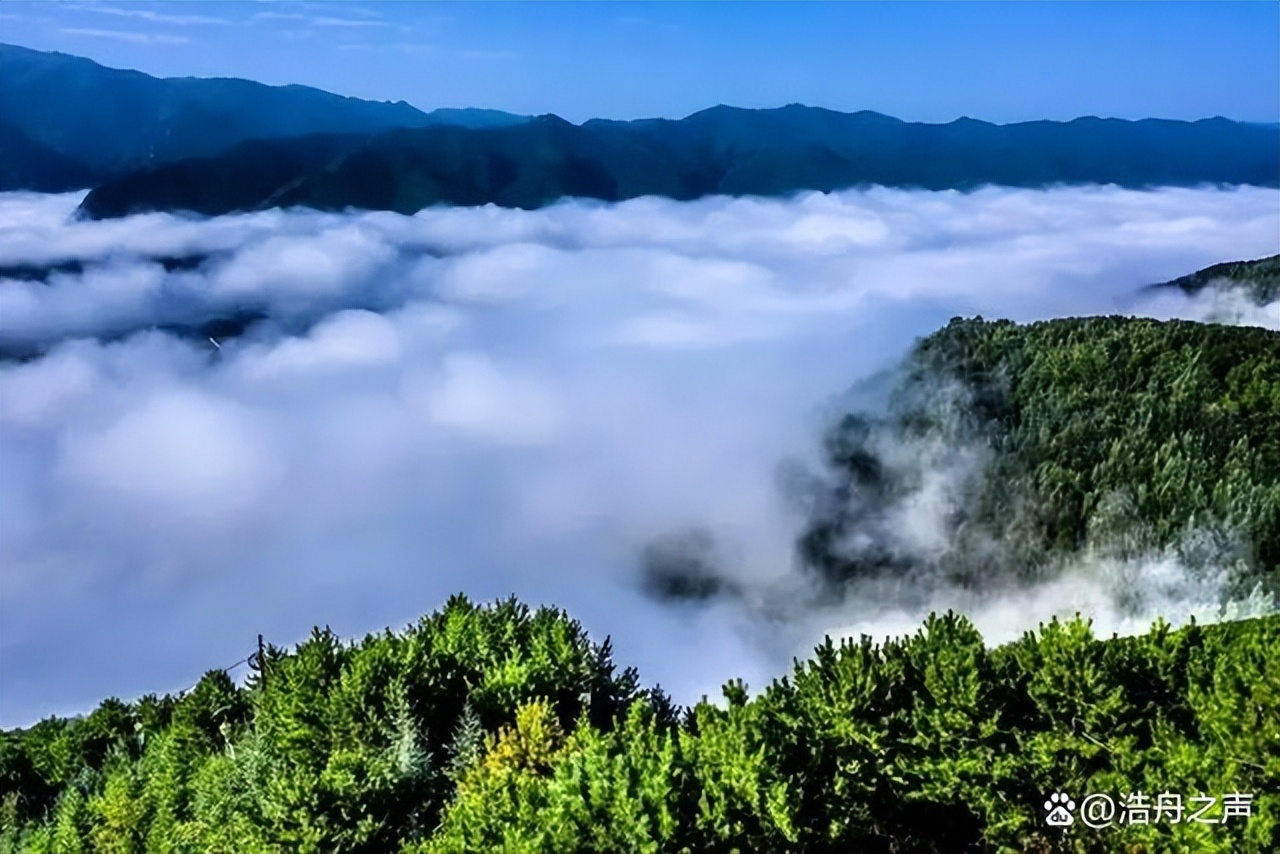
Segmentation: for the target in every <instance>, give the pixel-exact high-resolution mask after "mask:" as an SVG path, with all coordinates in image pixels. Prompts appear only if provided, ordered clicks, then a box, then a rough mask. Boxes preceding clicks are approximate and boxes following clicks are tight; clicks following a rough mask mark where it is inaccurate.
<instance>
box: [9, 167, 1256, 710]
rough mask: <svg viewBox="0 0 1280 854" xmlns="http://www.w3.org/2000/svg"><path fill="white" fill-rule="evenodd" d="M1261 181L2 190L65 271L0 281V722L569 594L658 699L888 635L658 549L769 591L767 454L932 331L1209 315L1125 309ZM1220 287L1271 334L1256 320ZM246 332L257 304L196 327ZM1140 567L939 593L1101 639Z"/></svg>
mask: <svg viewBox="0 0 1280 854" xmlns="http://www.w3.org/2000/svg"><path fill="white" fill-rule="evenodd" d="M1277 200H1278V199H1277V193H1276V192H1275V191H1273V190H1263V189H1255V188H1241V189H1204V190H1181V189H1180V190H1163V191H1157V192H1131V191H1121V190H1117V189H1114V188H1076V189H1062V190H1052V191H1009V190H997V189H991V190H984V191H981V192H976V193H972V194H960V193H915V192H903V191H888V190H872V191H867V192H848V193H841V194H832V195H821V194H812V195H806V196H800V197H797V198H795V199H792V200H758V199H736V200H731V199H724V198H712V199H703V200H700V201H697V202H691V203H676V202H670V201H665V200H654V199H639V200H635V201H631V202H626V203H623V204H618V205H608V206H605V205H598V204H579V203H567V204H561V205H557V206H554V207H551V208H547V209H543V210H540V211H535V212H522V211H514V210H501V209H496V208H491V207H490V208H472V209H460V210H445V209H436V210H429V211H424V212H422V213H420V214H418V215H416V216H413V217H404V216H398V215H394V214H388V213H366V214H354V213H353V214H347V215H339V214H318V213H313V212H281V211H271V212H266V213H258V214H248V215H241V216H228V217H222V218H219V219H215V220H200V219H184V218H181V217H175V216H170V215H145V216H137V217H132V218H128V219H123V220H111V221H105V222H81V221H74V220H72V219H71V213H72V212H73V211H74V209H75V206H76V204H77V203H78V201H79V196H78V195H69V196H34V195H24V194H7V195H0V259H3V260H2V262H0V263H3V265H5V266H9V267H13V266H20V265H30V266H33V267H40V266H50V265H52V270H53V271H52V272H50V273H49V274H48V275H47V276H46V277H45V279H44V280H43V281H39V280H29V279H24V280H17V279H13V280H4V281H0V351H3V352H10V353H22V354H24V355H25V356H26V357H27V359H26V361H22V362H17V361H9V362H7V363H5V364H3V365H2V366H0V472H3V476H0V567H2V570H0V627H2V628H0V685H3V686H4V688H3V691H0V723H2V724H3V725H5V726H11V725H15V724H21V723H26V722H29V721H31V720H33V719H35V718H38V717H40V716H43V715H47V714H50V713H70V712H78V711H82V710H85V709H87V708H88V707H90V706H92V705H93V704H94V703H95V702H96V701H97V700H99V699H101V698H102V697H104V696H107V695H109V694H117V695H121V696H126V697H127V696H134V695H137V694H140V693H143V692H145V691H163V690H173V689H177V688H182V687H184V686H186V685H189V684H191V683H193V682H194V681H195V679H196V678H197V677H198V676H199V674H200V673H201V672H202V671H204V670H205V669H208V668H211V667H222V666H225V665H228V664H230V663H231V662H233V661H236V660H237V659H240V658H243V656H244V655H245V654H246V653H247V652H248V651H250V648H251V644H252V643H253V642H254V640H255V636H256V634H257V633H259V632H262V633H263V634H265V635H266V637H267V638H268V640H270V641H272V642H275V643H278V644H288V643H292V642H294V641H296V640H299V639H300V638H301V637H302V636H304V635H305V633H306V632H307V631H308V630H309V629H310V627H311V626H312V625H313V624H317V623H319V624H321V625H324V624H328V625H331V626H332V627H333V628H334V629H335V630H336V631H338V632H340V633H343V634H348V635H356V634H361V633H363V632H365V631H368V630H377V629H380V628H382V627H384V626H387V625H392V626H398V625H402V624H405V623H407V622H409V621H411V620H413V619H414V618H415V617H416V616H418V615H420V614H422V613H424V612H426V611H429V610H432V609H434V608H435V607H437V606H438V605H439V604H440V603H441V602H442V601H443V599H444V598H445V597H447V596H448V595H449V594H450V593H453V592H457V591H462V592H465V593H467V594H468V595H471V596H472V597H475V598H479V599H482V600H483V599H491V598H494V597H500V596H506V595H509V594H511V593H515V594H516V595H518V596H520V597H521V598H523V599H525V600H527V601H530V602H533V603H554V604H557V605H561V606H563V607H566V608H568V609H569V610H570V611H571V612H572V613H573V614H574V615H575V616H577V617H579V618H580V619H582V620H583V621H584V623H585V624H586V626H587V628H588V629H589V630H590V631H591V632H592V633H593V634H594V635H596V636H598V637H603V635H605V634H606V633H611V634H612V636H613V639H614V644H615V649H616V652H617V654H618V656H619V658H620V660H622V661H623V662H625V663H628V664H636V665H638V666H639V667H640V669H641V674H642V676H643V677H644V678H645V679H646V680H648V681H661V682H662V684H663V685H664V686H665V687H667V688H668V689H669V690H671V691H672V692H673V693H674V694H675V695H676V698H677V699H678V700H681V701H691V700H694V699H696V698H697V697H698V696H699V695H701V694H702V693H704V692H709V693H713V694H714V693H715V692H716V691H717V688H718V686H719V684H720V683H721V682H722V681H723V680H725V679H727V678H729V677H733V676H743V677H745V678H747V679H748V680H749V681H751V682H753V683H754V684H757V685H758V684H759V683H760V682H761V681H762V680H764V679H766V678H768V677H771V676H774V675H778V674H779V673H780V672H781V670H782V669H783V668H784V667H785V665H786V664H787V663H788V662H789V661H790V658H791V656H792V655H794V654H799V655H802V656H803V654H804V653H805V651H806V647H807V645H808V644H810V643H812V642H813V641H814V640H816V639H817V637H818V636H820V634H821V632H822V631H828V630H830V631H833V632H835V633H854V634H856V633H858V632H860V631H866V632H868V633H871V634H873V635H882V634H884V633H885V632H887V631H891V630H898V629H911V628H914V626H915V625H916V623H917V622H918V619H919V618H920V616H922V613H923V612H922V611H920V610H919V609H910V610H909V611H905V612H904V611H902V610H901V609H897V608H896V606H895V607H888V606H887V604H886V605H885V607H878V605H877V603H876V602H874V601H866V600H865V599H864V600H862V601H861V604H860V605H859V606H858V607H852V606H844V607H843V608H842V609H838V610H821V609H820V610H819V611H817V612H815V613H814V614H813V615H812V616H811V618H807V619H805V618H800V619H792V620H789V621H782V622H779V621H776V620H770V619H767V618H765V617H761V616H759V615H758V614H757V612H756V611H755V610H752V609H742V608H740V607H739V606H738V605H736V604H735V602H734V600H732V599H723V600H722V599H712V600H709V601H708V602H707V603H706V604H704V605H702V606H697V605H692V604H687V603H685V604H679V605H674V606H672V605H661V604H658V603H657V602H655V600H654V599H653V598H651V596H650V595H649V593H650V591H648V589H647V585H648V584H650V583H651V579H648V580H647V579H646V578H645V576H644V575H643V573H642V571H641V568H642V566H643V565H644V564H645V561H646V555H648V556H650V557H652V556H653V554H654V549H655V544H657V546H656V548H658V549H659V550H661V549H662V548H664V546H663V544H664V543H667V544H669V543H672V542H676V543H679V542H682V540H681V539H680V538H684V540H683V542H686V543H693V544H694V545H695V546H697V549H695V551H698V554H699V555H701V557H700V558H699V559H705V560H714V561H715V563H716V568H717V572H718V573H721V574H725V575H728V576H729V577H731V578H732V579H735V583H738V584H741V585H742V586H744V587H752V586H755V587H758V588H760V589H767V588H768V587H769V586H770V585H776V584H779V583H785V582H787V580H788V579H793V578H795V577H796V571H795V568H794V566H793V562H794V548H795V539H796V535H797V533H798V531H799V530H800V528H801V523H802V521H803V520H802V519H801V518H800V515H799V514H798V513H797V512H796V510H795V508H794V506H792V505H791V504H790V503H789V502H788V496H787V495H786V494H785V490H782V489H780V488H779V483H778V471H779V466H780V464H783V463H789V464H798V465H802V466H803V465H805V464H809V465H816V462H817V460H816V457H817V455H818V453H819V450H820V445H819V442H820V436H821V431H822V428H823V426H824V424H825V419H826V417H827V414H828V412H829V410H830V401H831V400H832V398H833V396H834V395H837V394H839V393H840V392H841V391H842V390H844V389H846V388H848V387H849V386H851V385H852V384H854V383H855V382H856V381H858V380H860V379H862V378H865V377H867V376H869V375H871V374H873V373H875V372H877V371H881V370H883V369H885V368H888V367H890V366H892V365H893V364H894V363H896V361H897V360H898V359H899V358H900V357H901V355H902V354H903V353H904V352H905V351H906V349H907V348H908V347H909V346H910V344H911V342H912V340H913V339H914V338H915V337H917V336H920V335H923V334H927V333H928V332H930V331H932V330H933V329H935V328H937V327H938V326H940V325H942V324H943V323H945V322H946V320H947V319H948V318H950V317H952V316H955V315H971V314H982V315H984V316H986V317H1010V318H1012V319H1015V320H1020V321H1027V320H1033V319H1040V318H1048V317H1059V316H1067V315H1074V314H1099V313H1116V312H1121V313H1137V314H1148V315H1152V316H1159V317H1172V316H1181V317H1190V318H1198V319H1202V318H1207V317H1209V316H1211V314H1212V313H1213V312H1219V313H1221V312H1222V311H1223V307H1222V304H1221V302H1220V298H1215V297H1213V296H1212V295H1210V294H1205V295H1202V296H1201V297H1198V298H1197V299H1194V300H1193V299H1190V298H1187V297H1185V296H1182V295H1179V294H1173V293H1163V294H1156V295H1152V296H1149V297H1146V298H1143V299H1141V300H1139V301H1136V302H1135V296H1134V295H1135V293H1136V291H1137V288H1138V287H1139V286H1141V285H1145V284H1149V283H1153V282H1158V281H1164V280H1167V279H1171V278H1174V277H1176V276H1179V275H1182V274H1184V273H1187V272H1190V271H1192V270H1195V269H1198V268H1200V267H1204V266H1207V265H1208V264H1211V263H1215V262H1218V261H1223V260H1234V259H1242V258H1252V257H1258V256H1261V255H1266V254H1272V253H1274V252H1276V250H1277V247H1276V234H1277V231H1278V229H1280V213H1278V211H1280V205H1277ZM165 259H168V262H166V260H165ZM69 262H75V263H69ZM1215 300H1219V301H1218V302H1216V303H1215ZM1239 308H1240V310H1239V311H1237V312H1236V314H1235V315H1233V317H1234V319H1236V320H1243V321H1245V322H1258V323H1265V324H1268V325H1272V326H1280V310H1277V309H1280V307H1277V306H1271V307H1268V308H1267V309H1263V310H1256V311H1255V310H1254V309H1252V308H1248V309H1246V308H1245V307H1239ZM1246 311H1247V313H1244V312H1246ZM232 315H237V316H245V317H264V318H265V319H264V320H262V321H260V322H258V323H256V324H255V325H252V326H250V327H249V330H248V331H247V333H246V334H244V335H242V336H240V337H233V338H227V339H225V340H220V341H217V342H213V341H210V340H208V339H207V338H206V337H205V336H204V335H202V334H199V330H200V329H201V328H202V324H206V323H208V322H209V321H212V320H215V319H219V318H223V319H225V318H227V317H229V316H232ZM689 532H694V533H692V534H690V533H689ZM699 532H701V533H699ZM926 534H927V531H926ZM673 538H675V539H673ZM690 538H692V539H690ZM1163 560H1164V559H1163V558H1160V559H1153V560H1150V561H1147V562H1146V563H1144V564H1142V565H1141V566H1140V567H1139V568H1138V569H1136V570H1134V569H1116V568H1115V567H1116V566H1117V565H1116V564H1114V562H1113V563H1112V564H1107V566H1111V569H1106V568H1105V566H1104V564H1106V561H1105V560H1103V559H1098V560H1095V561H1092V562H1091V563H1090V564H1089V565H1088V566H1087V567H1082V568H1081V569H1080V570H1079V571H1078V572H1074V573H1071V574H1068V575H1067V576H1064V577H1063V578H1060V579H1059V580H1058V581H1057V582H1055V584H1057V585H1059V586H1058V587H1056V588H1053V589H1043V590H1033V591H1029V592H1027V593H1026V595H1025V596H1024V597H1023V601H1018V602H1013V601H981V602H967V601H963V598H962V597H959V594H956V595H954V596H951V597H950V598H948V597H947V596H942V597H941V598H940V599H938V600H937V601H931V602H929V603H926V604H927V605H937V604H941V605H943V606H944V607H945V606H948V605H956V606H957V607H963V608H965V609H966V610H968V611H970V612H971V613H973V614H974V615H975V617H976V618H977V620H978V622H979V627H980V628H982V629H983V630H984V631H986V632H990V633H991V634H992V636H993V637H995V638H998V639H1003V638H1007V637H1009V636H1011V635H1014V634H1016V633H1017V632H1020V631H1021V630H1023V629H1026V628H1030V627H1033V626H1034V625H1035V623H1036V622H1037V621H1038V620H1040V619H1043V618H1045V617H1047V616H1049V615H1050V614H1052V613H1055V612H1059V611H1063V610H1065V611H1067V612H1068V613H1069V612H1070V611H1072V610H1075V609H1076V608H1077V607H1079V608H1080V609H1081V610H1085V611H1086V612H1090V613H1095V614H1096V615H1097V616H1098V618H1099V630H1100V631H1104V632H1109V631H1112V630H1119V629H1124V628H1128V627H1129V623H1131V622H1133V620H1134V619H1138V621H1139V622H1141V620H1142V619H1146V618H1148V617H1149V616H1154V614H1156V613H1168V614H1169V615H1170V616H1171V617H1173V618H1175V619H1176V618H1178V617H1179V616H1180V613H1182V612H1187V611H1188V610H1189V609H1191V608H1193V607H1199V606H1200V604H1201V603H1202V602H1203V601H1204V600H1205V596H1202V595H1201V594H1205V595H1208V594H1207V593H1205V591H1203V590H1201V589H1200V588H1198V587H1195V588H1194V589H1192V588H1188V587H1187V584H1184V583H1183V582H1182V581H1179V578H1180V576H1178V572H1179V570H1177V569H1176V568H1170V567H1171V565H1170V564H1169V563H1168V561H1164V562H1162V561H1163ZM1126 566H1128V565H1126ZM1100 567H1103V568H1100ZM1126 572H1128V573H1129V575H1132V573H1133V572H1139V573H1151V575H1150V579H1149V580H1150V581H1151V583H1152V584H1156V583H1157V582H1158V583H1159V584H1162V585H1163V586H1162V587H1152V588H1151V590H1152V591H1155V592H1152V593H1151V594H1150V595H1149V596H1148V599H1149V602H1147V603H1146V604H1141V606H1140V607H1138V608H1137V612H1139V613H1138V617H1137V618H1135V617H1134V613H1135V610H1134V608H1133V607H1128V608H1120V607H1118V606H1116V605H1115V603H1116V602H1117V601H1119V600H1120V598H1122V597H1121V592H1118V590H1119V588H1117V586H1116V585H1121V586H1123V585H1124V584H1129V585H1130V587H1132V586H1133V585H1132V579H1130V580H1129V581H1124V579H1125V578H1127V577H1128V576H1126ZM1161 573H1163V575H1162V574H1161ZM1142 578H1143V579H1146V578H1147V576H1145V575H1144V576H1142ZM1091 579H1092V580H1091ZM1098 579H1102V580H1098ZM1161 579H1164V580H1163V581H1161ZM1145 583H1147V581H1146V580H1140V581H1139V582H1138V584H1139V586H1141V585H1142V584H1145ZM1197 583H1201V582H1197ZM1180 584H1181V585H1182V586H1179V585H1180ZM1160 590H1163V591H1166V592H1165V593H1159V592H1158V591H1160ZM1168 591H1172V592H1168ZM1209 592H1210V593H1211V592H1212V591H1209ZM1068 594H1070V595H1068ZM935 599H937V597H935ZM1130 599H1132V596H1130ZM1126 621H1127V622H1126Z"/></svg>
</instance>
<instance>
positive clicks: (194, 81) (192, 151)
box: [0, 45, 522, 190]
mask: <svg viewBox="0 0 1280 854" xmlns="http://www.w3.org/2000/svg"><path fill="white" fill-rule="evenodd" d="M0 121H3V123H4V125H6V126H8V127H7V128H6V129H5V130H4V131H3V134H2V135H0V154H3V165H2V167H0V170H2V171H0V190H14V189H30V190H61V189H66V188H69V187H85V186H89V185H91V183H93V182H95V181H100V180H106V179H109V178H111V177H115V176H119V175H122V174H125V173H128V172H132V171H135V170H138V169H143V168H148V167H151V166H155V165H159V164H162V163H169V162H172V161H174V160H181V159H184V158H189V157H201V156H205V155H210V154H213V153H215V152H218V151H221V150H223V149H225V148H227V147H228V146H230V145H233V144H235V143H238V142H243V141H244V140H247V139H258V138H266V137H289V136H298V135H302V134H314V133H329V132H333V133H336V132H342V133H353V134H361V133H372V132H375V131H384V130H387V129H389V128H394V127H424V126H427V125H432V124H440V123H449V124H459V125H463V126H470V127H485V126H493V125H501V124H503V123H505V122H518V121H522V118H521V117H519V116H512V115H510V114H507V113H500V112H498V111H496V110H444V111H437V112H435V113H424V112H422V111H421V110H418V109H415V108H414V107H411V106H409V105H408V104H406V103H404V102H403V101H400V102H397V103H388V102H377V101H362V100H360V99H358V98H346V97H343V96H340V95H334V94H332V93H329V92H323V91H321V90H319V89H312V88H309V87H306V86H266V85H263V84H261V83H255V82H252V81H249V80H237V79H198V78H191V77H186V78H167V79H160V78H156V77H151V76H149V75H146V74H143V73H141V72H138V71H124V70H118V69H114V68H105V67H103V66H101V65H99V64H98V63H96V62H93V61H92V60H89V59H84V58H82V57H76V56H68V55H66V54H61V53H47V52H43V51H35V50H28V49H27V48H22V47H16V46H14V45H0ZM15 134H20V136H15ZM14 140H17V141H14ZM57 158H62V160H58V159H57Z"/></svg>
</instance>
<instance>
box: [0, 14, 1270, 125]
mask: <svg viewBox="0 0 1280 854" xmlns="http://www.w3.org/2000/svg"><path fill="white" fill-rule="evenodd" d="M0 21H2V22H3V30H4V40H5V41H6V42H9V43H12V44H17V45H20V46H23V47H29V48H33V49H38V50H57V51H60V52H64V53H69V54H73V55H77V56H85V57H88V58H90V59H93V60H94V61H96V62H99V63H101V64H103V65H107V66H109V67H116V68H127V69H136V70H139V71H142V72H145V73H148V74H151V75H154V76H158V77H183V76H195V77H241V78H244V79H250V80H257V81H259V82H263V83H267V84H271V85H286V84H300V85H307V86H313V87H315V88H319V89H324V90H326V91H331V92H335V93H337V94H341V95H350V96H354V97H360V98H365V99H370V100H382V101H400V100H403V101H406V102H407V103H409V104H411V105H413V106H415V107H417V108H419V109H421V110H423V111H430V110H433V109H436V108H440V107H449V108H462V107H476V108H484V109H499V110H506V111H508V112H514V113H519V114H523V115H541V114H546V113H554V114H556V115H559V116H561V117H563V118H565V119H567V120H569V121H572V122H574V123H581V122H583V121H585V120H587V119H590V118H610V119H638V118H679V117H682V116H685V115H689V114H691V113H694V112H697V111H698V110H701V109H705V108H707V107H711V106H714V105H716V104H730V105H734V106H741V107H743V108H748V109H753V108H767V107H772V106H782V105H784V104H788V103H804V104H806V105H809V106H815V107H823V108H827V109H835V110H839V111H841V112H857V111H859V110H864V109H865V110H872V111H875V112H880V113H884V114H886V115H892V116H894V117H896V118H901V119H903V120H904V121H922V122H928V123H947V122H950V121H954V120H955V119H958V118H961V117H966V116H967V117H971V118H975V119H979V120H982V121H989V122H993V123H996V124H1008V123H1013V122H1020V121H1033V120H1037V119H1049V120H1055V121H1067V120H1070V119H1072V118H1077V117H1082V116H1100V117H1116V118H1125V119H1141V118H1165V119H1177V120H1195V119H1199V118H1209V117H1212V116H1219V115H1220V116H1224V117H1227V118H1231V119H1234V120H1237V121H1247V122H1259V123H1266V124H1271V123H1275V122H1277V121H1280V75H1277V74H1276V73H1275V72H1276V71H1277V70H1278V69H1280V45H1278V44H1277V40H1276V39H1275V38H1274V34H1275V32H1276V30H1277V28H1280V7H1277V6H1276V4H1271V3H1253V2H1216V3H1199V2H1187V3H1165V2H1155V3H1111V4H1100V3H1098V4H1075V3H1052V2H1051V3H1033V4H1005V3H965V4H932V3H908V4H894V3H836V4H817V3H814V4H799V5H794V4H789V5H786V6H785V8H784V7H782V6H772V5H769V4H750V5H745V6H742V5H728V4H714V3H712V4H707V3H682V4H642V3H608V4H598V5H591V4H569V6H568V7H563V6H558V5H557V4H550V5H545V4H544V5H539V4H531V3H502V4H496V5H490V4H429V3H412V4H410V3H394V4H360V3H346V2H329V3H320V4H317V3H307V2H296V3H295V2H289V0H282V1H281V2H275V3H272V4H270V6H269V7H264V6H263V5H262V4H260V3H224V2H215V3H206V2H201V0H189V2H184V3H182V4H180V6H179V5H174V4H172V3H148V2H133V3H126V4H119V3H115V4H113V3H110V2H94V3H76V4H53V3H36V2H30V0H8V2H6V3H5V4H4V5H3V7H2V8H0ZM1048 31H1051V32H1053V34H1054V38H1053V39H1051V40H1046V39H1044V38H1043V34H1044V33H1045V32H1048ZM1224 44H1229V45H1230V46H1231V49H1230V50H1228V51H1218V52H1216V53H1214V54H1213V58H1212V61H1207V60H1206V61H1188V57H1189V56H1201V55H1205V56H1207V55H1208V54H1207V51H1208V50H1209V49H1210V48H1211V47H1212V46H1214V45H1224Z"/></svg>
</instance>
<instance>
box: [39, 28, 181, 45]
mask: <svg viewBox="0 0 1280 854" xmlns="http://www.w3.org/2000/svg"><path fill="white" fill-rule="evenodd" d="M61 32H63V33H65V34H66V35H69V36H88V37H90V38H97V39H115V40H116V41H122V42H132V43H134V44H186V43H187V42H189V41H191V39H189V38H187V37H186V36H174V35H169V34H167V33H138V32H132V31H129V30H96V29H91V28H87V27H63V28H62V30H61Z"/></svg>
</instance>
